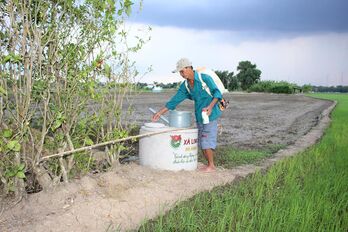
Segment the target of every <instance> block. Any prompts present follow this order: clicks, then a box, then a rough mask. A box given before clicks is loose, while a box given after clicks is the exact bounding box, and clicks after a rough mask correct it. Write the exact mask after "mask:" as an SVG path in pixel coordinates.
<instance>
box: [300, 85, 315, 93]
mask: <svg viewBox="0 0 348 232" xmlns="http://www.w3.org/2000/svg"><path fill="white" fill-rule="evenodd" d="M312 89H313V87H312V86H311V85H303V86H302V92H304V93H309V92H311V91H312Z"/></svg>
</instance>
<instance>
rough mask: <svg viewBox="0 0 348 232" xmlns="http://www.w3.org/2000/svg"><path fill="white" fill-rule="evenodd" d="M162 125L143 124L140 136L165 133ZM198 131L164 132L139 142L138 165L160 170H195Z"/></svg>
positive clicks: (165, 127)
mask: <svg viewBox="0 0 348 232" xmlns="http://www.w3.org/2000/svg"><path fill="white" fill-rule="evenodd" d="M169 129H172V127H168V126H165V125H164V124H162V123H145V125H144V126H142V127H141V129H140V134H147V133H151V132H159V131H166V130H169ZM197 151H198V129H196V128H194V129H184V130H180V131H173V132H164V133H161V134H157V135H152V136H148V137H143V138H141V139H140V141H139V161H140V165H143V166H147V167H151V168H154V169H162V170H172V171H179V170H195V169H197Z"/></svg>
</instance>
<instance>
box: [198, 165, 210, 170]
mask: <svg viewBox="0 0 348 232" xmlns="http://www.w3.org/2000/svg"><path fill="white" fill-rule="evenodd" d="M207 167H208V165H205V164H200V165H198V170H199V171H200V170H202V169H205V168H207Z"/></svg>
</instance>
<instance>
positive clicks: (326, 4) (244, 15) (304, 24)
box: [132, 0, 348, 33]
mask: <svg viewBox="0 0 348 232" xmlns="http://www.w3.org/2000/svg"><path fill="white" fill-rule="evenodd" d="M132 21H135V22H141V23H147V24H153V25H159V26H176V27H183V28H192V29H207V30H238V31H278V32H292V33H294V32H295V33H296V32H309V33H310V32H347V31H348V0H240V1H236V0H211V1H204V0H201V1H199V0H197V1H190V0H187V1H178V0H176V1H163V0H162V1H155V0H144V2H143V10H142V11H141V13H140V14H139V15H137V16H135V17H134V18H133V20H132Z"/></svg>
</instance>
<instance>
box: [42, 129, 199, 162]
mask: <svg viewBox="0 0 348 232" xmlns="http://www.w3.org/2000/svg"><path fill="white" fill-rule="evenodd" d="M193 128H194V127H189V128H175V129H170V130H165V131H157V132H150V133H147V134H141V135H133V136H129V137H127V138H122V139H116V140H112V141H108V142H103V143H98V144H94V145H91V146H86V147H80V148H77V149H74V150H70V151H63V152H59V153H56V154H53V155H47V156H44V157H42V158H41V159H40V160H39V161H38V162H37V163H36V164H37V165H38V164H39V163H41V162H42V161H45V160H48V159H50V158H53V157H63V156H66V155H70V154H72V153H75V152H80V151H85V150H91V149H93V148H96V147H102V146H106V145H109V144H115V143H119V142H123V141H127V140H130V139H139V138H142V137H147V136H151V135H157V134H162V133H167V132H173V131H181V130H189V129H193Z"/></svg>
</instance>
